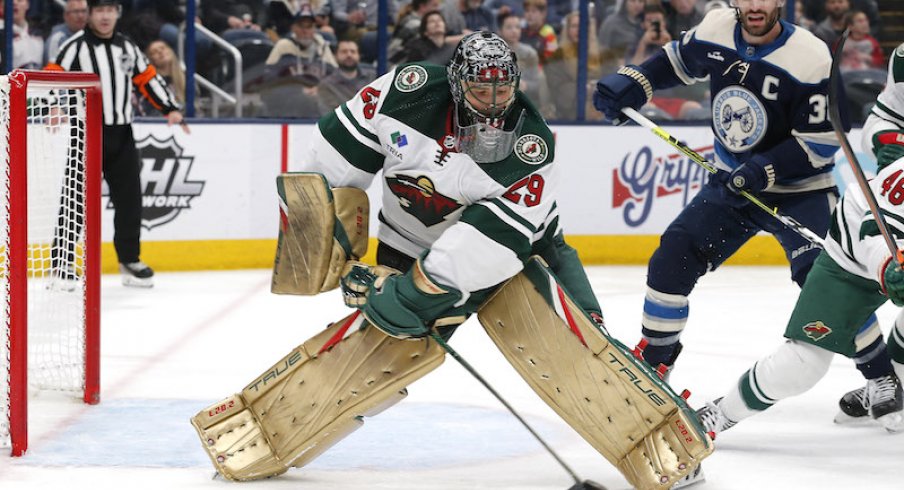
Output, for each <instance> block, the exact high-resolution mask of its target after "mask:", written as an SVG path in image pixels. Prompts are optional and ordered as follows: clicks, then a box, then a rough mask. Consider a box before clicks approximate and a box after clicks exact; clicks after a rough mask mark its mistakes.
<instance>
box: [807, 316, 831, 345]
mask: <svg viewBox="0 0 904 490" xmlns="http://www.w3.org/2000/svg"><path fill="white" fill-rule="evenodd" d="M804 333H805V334H807V337H810V338H811V339H813V340H816V341H820V340H822V339H824V338H825V337H826V336H827V335H829V334H830V333H832V329H831V328H829V327H827V326H826V324H825V323H822V322H820V321H815V322H811V323H808V324H806V325H804Z"/></svg>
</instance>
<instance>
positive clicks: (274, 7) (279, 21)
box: [267, 0, 330, 37]
mask: <svg viewBox="0 0 904 490" xmlns="http://www.w3.org/2000/svg"><path fill="white" fill-rule="evenodd" d="M328 3H329V0H267V19H268V20H269V24H268V27H270V28H272V29H273V30H274V31H275V32H276V35H277V36H279V37H286V36H288V35H289V34H290V33H291V29H292V22H293V20H294V19H295V16H296V15H297V14H298V11H299V10H301V6H302V5H305V4H307V5H309V6H310V7H311V10H313V11H314V15H315V16H316V15H318V14H321V13H322V14H325V15H326V16H327V18H329V15H330V13H329V9H330V8H329V5H328Z"/></svg>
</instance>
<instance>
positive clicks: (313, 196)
mask: <svg viewBox="0 0 904 490" xmlns="http://www.w3.org/2000/svg"><path fill="white" fill-rule="evenodd" d="M276 190H277V194H278V195H279V238H278V240H277V245H276V260H275V261H274V263H273V282H272V284H271V286H270V290H271V291H272V292H274V293H278V294H301V295H313V294H318V293H320V292H323V291H329V290H331V289H334V288H336V287H338V286H339V277H340V272H341V271H342V267H343V266H344V265H345V262H346V261H347V260H355V259H359V258H361V257H362V256H363V255H364V254H365V252H367V238H368V221H369V209H370V208H369V202H368V198H367V194H366V193H365V192H364V191H363V190H361V189H356V188H353V187H342V188H336V189H330V188H329V186H328V185H327V182H326V179H325V178H324V177H323V175H321V174H318V173H310V172H297V173H287V174H282V175H280V176H278V177H277V178H276Z"/></svg>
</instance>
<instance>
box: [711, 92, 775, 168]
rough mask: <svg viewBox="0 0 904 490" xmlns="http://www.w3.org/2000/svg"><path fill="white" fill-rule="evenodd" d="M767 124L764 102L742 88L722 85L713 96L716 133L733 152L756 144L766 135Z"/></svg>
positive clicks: (742, 150)
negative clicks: (722, 87)
mask: <svg viewBox="0 0 904 490" xmlns="http://www.w3.org/2000/svg"><path fill="white" fill-rule="evenodd" d="M768 123H769V122H768V120H767V119H766V108H765V107H763V103H762V102H761V101H760V99H758V98H757V96H756V95H754V94H753V92H751V91H749V90H747V89H746V88H744V87H739V86H737V85H732V86H730V87H725V88H724V89H722V90H721V91H719V93H718V94H716V96H715V97H713V127H715V129H716V136H718V138H719V141H721V142H722V144H723V145H725V147H726V148H727V149H728V150H729V151H731V152H732V153H742V152H745V151H747V150H749V149H751V148H753V147H754V146H756V144H757V143H759V142H760V140H762V139H763V136H765V135H766V128H767V126H768Z"/></svg>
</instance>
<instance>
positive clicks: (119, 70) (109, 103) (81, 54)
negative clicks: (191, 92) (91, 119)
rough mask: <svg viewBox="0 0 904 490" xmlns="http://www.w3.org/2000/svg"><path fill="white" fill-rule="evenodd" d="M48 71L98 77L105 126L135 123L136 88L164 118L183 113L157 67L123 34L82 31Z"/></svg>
mask: <svg viewBox="0 0 904 490" xmlns="http://www.w3.org/2000/svg"><path fill="white" fill-rule="evenodd" d="M46 68H47V69H49V70H65V71H80V72H87V73H96V74H97V75H98V76H99V77H100V83H101V87H102V91H103V103H104V125H105V126H121V125H126V124H131V123H132V119H133V118H134V115H133V112H132V87H133V86H134V87H135V88H136V89H138V91H139V93H140V94H141V95H142V96H143V97H145V98H146V99H148V101H150V102H151V105H153V106H154V107H156V108H157V109H158V110H160V112H162V113H164V114H168V113H170V112H172V111H177V110H180V109H181V107H180V106H179V104H178V103H177V102H176V99H175V98H174V97H173V95H172V93H171V92H170V90H169V87H168V86H167V84H166V81H165V80H164V79H163V77H161V76H160V75H158V74H157V70H156V69H155V68H154V65H152V64H151V63H150V62H149V61H148V59H147V57H146V56H145V55H144V53H142V52H141V50H140V49H138V46H136V45H135V43H133V42H132V41H131V40H129V39H128V38H127V37H126V36H124V35H123V34H121V33H119V32H117V33H115V34H114V35H113V37H112V38H110V39H101V38H99V37H97V36H95V35H94V33H92V32H91V31H90V30H89V29H85V30H83V31H80V32H78V33H76V34H75V35H74V36H72V37H71V38H70V39H69V40H68V41H66V43H65V44H64V45H63V46H62V47H61V48H60V52H59V54H58V55H57V59H56V63H50V64H48V65H47V67H46Z"/></svg>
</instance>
